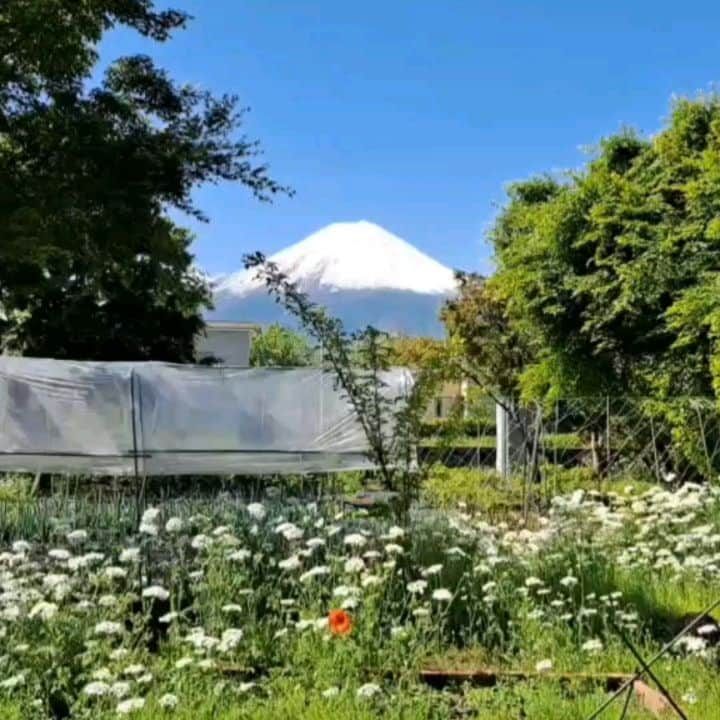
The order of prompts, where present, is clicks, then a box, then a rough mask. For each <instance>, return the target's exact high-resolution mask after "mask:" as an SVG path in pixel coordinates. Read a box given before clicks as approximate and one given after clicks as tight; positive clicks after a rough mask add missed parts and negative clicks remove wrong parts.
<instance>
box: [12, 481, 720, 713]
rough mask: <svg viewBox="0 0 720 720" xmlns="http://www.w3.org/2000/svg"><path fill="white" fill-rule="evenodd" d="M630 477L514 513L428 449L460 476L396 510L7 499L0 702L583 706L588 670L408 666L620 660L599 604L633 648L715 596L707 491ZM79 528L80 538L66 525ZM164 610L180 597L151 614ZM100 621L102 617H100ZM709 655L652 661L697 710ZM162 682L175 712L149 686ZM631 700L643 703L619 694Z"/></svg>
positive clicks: (588, 665) (44, 706)
mask: <svg viewBox="0 0 720 720" xmlns="http://www.w3.org/2000/svg"><path fill="white" fill-rule="evenodd" d="M631 480H632V479H625V482H624V484H623V485H622V487H621V483H620V482H618V483H615V484H613V485H610V486H609V487H608V488H606V494H605V496H604V497H603V498H602V499H601V500H594V499H592V497H589V496H586V497H585V498H584V499H583V497H581V496H580V495H577V494H575V495H568V494H565V495H562V496H559V497H556V498H555V499H554V500H553V501H552V502H548V503H547V504H544V505H543V506H542V507H540V506H538V508H537V514H536V515H535V516H534V518H533V523H532V525H530V526H527V525H523V524H518V523H517V522H516V519H515V517H514V516H513V515H512V514H511V513H506V514H505V515H502V516H500V512H499V507H500V506H499V500H498V504H497V505H495V506H491V505H489V504H486V505H482V504H481V503H480V502H479V501H478V502H477V503H475V504H474V505H473V506H472V507H469V504H468V503H467V502H466V501H465V500H459V498H461V497H467V493H468V492H469V491H470V489H472V482H473V481H471V479H470V478H469V477H468V476H466V475H464V474H462V473H457V472H455V471H447V472H445V471H442V470H438V471H437V473H436V475H435V478H434V481H435V483H436V484H437V486H438V487H441V486H442V485H443V483H444V484H445V485H446V486H447V485H448V484H450V485H453V484H454V485H453V486H454V490H455V492H454V495H453V494H452V493H450V492H447V494H446V496H445V498H446V500H445V504H443V503H442V502H438V503H437V506H438V507H440V508H442V512H437V511H435V510H432V509H431V510H427V509H425V510H422V511H421V510H417V511H416V512H415V513H414V514H413V516H412V518H411V521H410V524H409V525H408V526H407V527H405V528H402V529H401V528H396V527H392V524H391V521H390V520H389V519H384V518H373V517H369V516H367V515H366V514H364V513H362V512H351V513H347V512H345V513H344V514H343V513H341V512H340V508H339V506H337V505H335V504H334V502H326V501H323V500H322V499H321V500H320V501H319V502H317V501H315V500H313V501H312V502H309V501H308V498H307V497H305V496H304V495H302V494H300V495H296V496H293V495H292V494H290V495H287V494H286V495H285V496H284V497H283V498H280V497H278V496H277V492H276V493H275V497H270V498H264V499H263V501H264V505H263V506H262V508H259V507H258V506H255V505H249V504H248V502H249V501H250V500H257V498H255V497H247V496H246V495H243V493H240V492H237V491H231V492H226V493H224V494H221V495H215V496H212V495H197V496H187V495H186V496H180V497H165V498H163V499H162V502H161V503H159V511H158V513H155V512H154V511H153V512H151V513H149V514H147V515H146V516H145V519H144V520H143V522H142V527H143V528H145V529H144V531H143V532H138V522H137V517H138V509H137V508H136V507H135V505H134V503H133V501H132V500H131V499H130V498H126V497H121V496H118V495H113V494H112V493H111V492H105V491H100V490H98V491H97V493H96V494H95V495H94V496H93V495H92V494H91V495H87V496H77V495H74V494H72V493H65V494H58V495H53V496H51V497H40V498H24V499H23V501H22V502H16V501H10V502H5V503H1V504H0V538H1V540H0V582H1V583H2V587H1V588H0V633H2V634H3V635H4V639H3V646H4V647H3V651H2V653H1V655H2V657H0V664H1V665H2V674H1V676H0V717H2V718H6V717H7V718H23V719H24V718H31V719H32V718H37V719H38V720H39V719H40V718H43V719H45V718H48V717H50V716H52V715H53V714H54V715H55V716H62V712H61V711H62V710H63V708H64V709H65V710H66V711H67V712H69V713H71V716H72V717H75V718H87V719H89V718H93V719H95V718H98V719H99V720H105V719H109V718H117V717H119V715H118V710H119V708H120V707H122V706H121V705H120V706H119V705H118V703H122V701H123V700H127V698H137V699H138V700H141V701H142V702H143V703H144V707H142V708H139V709H137V710H135V711H134V712H132V713H131V715H132V717H135V718H143V719H149V718H153V720H154V719H155V718H164V717H168V718H169V717H175V718H186V719H187V720H190V718H192V720H200V719H202V718H208V719H209V718H227V719H228V720H229V719H230V718H233V719H235V718H239V719H241V720H261V719H264V718H268V719H270V718H273V719H275V718H278V717H288V718H293V719H295V718H298V719H299V720H320V719H323V720H324V719H325V718H336V717H342V718H349V719H350V720H369V719H370V718H385V719H389V720H400V719H405V718H407V719H408V720H410V719H411V718H413V719H414V718H420V719H422V718H427V719H428V720H452V719H454V718H458V717H472V718H487V719H489V718H508V719H509V718H513V719H515V718H518V717H527V718H568V719H570V718H573V719H575V718H577V719H578V720H580V719H581V718H586V717H587V716H588V715H589V714H590V712H591V711H592V709H593V708H595V707H597V706H598V705H599V704H600V702H602V700H603V699H604V698H605V697H606V693H605V690H604V688H602V687H600V686H598V685H597V684H594V683H588V682H581V683H572V684H568V683H559V682H557V681H555V680H551V679H549V678H547V679H545V678H540V679H537V680H531V681H522V682H520V681H518V682H503V683H502V684H500V685H499V686H498V687H495V688H473V687H469V686H468V687H456V688H450V689H447V690H445V691H443V692H438V691H434V690H432V689H429V688H428V687H426V686H425V685H424V684H423V683H422V682H421V681H420V680H419V671H420V669H421V668H423V667H427V666H443V667H446V668H452V667H463V668H467V667H487V666H491V667H497V668H508V669H516V670H527V671H533V670H534V669H535V667H536V664H537V663H538V662H539V661H541V660H550V661H551V662H552V666H553V670H554V671H558V672H560V671H583V672H632V670H633V669H634V667H635V664H636V663H635V661H634V659H633V658H632V656H631V655H630V653H629V652H628V651H627V649H626V648H625V647H624V646H623V645H622V643H621V642H620V640H619V638H618V637H617V634H616V633H615V632H614V631H613V630H612V628H611V627H610V625H609V619H610V618H614V621H615V622H618V623H621V624H622V625H623V627H624V629H625V632H626V633H627V634H628V635H629V636H630V637H631V638H632V640H633V642H634V643H635V644H636V645H637V646H638V647H640V648H641V649H642V652H643V654H645V655H646V656H649V655H651V654H653V653H654V652H656V651H657V649H658V648H659V647H660V646H661V644H662V643H663V642H664V640H665V639H666V638H667V637H669V636H670V635H671V634H672V633H673V632H674V631H675V630H676V629H677V626H678V623H682V622H683V618H684V617H686V616H687V615H688V614H692V613H698V612H699V611H700V610H701V609H702V608H703V607H704V606H705V605H706V604H707V603H708V602H709V600H710V599H712V598H713V597H714V596H715V595H716V594H718V595H720V592H719V591H720V583H719V582H718V579H719V577H720V571H718V569H717V568H716V567H714V566H713V563H712V558H713V556H714V555H715V554H716V552H717V550H718V549H720V548H718V547H716V545H718V539H720V498H719V497H718V494H717V493H715V491H713V490H710V489H707V488H706V489H700V490H687V491H684V490H681V491H679V492H678V493H675V494H672V493H657V492H655V491H654V490H653V492H651V493H648V492H647V487H648V486H644V485H643V486H641V485H639V484H638V482H637V481H633V484H634V485H635V490H634V491H633V492H626V488H625V485H626V484H627V483H628V482H631ZM491 481H492V478H490V477H488V478H486V479H485V481H484V482H482V483H478V478H477V476H475V477H474V483H475V486H479V490H477V495H476V496H477V497H478V498H480V497H483V496H484V495H486V494H487V492H488V489H489V488H491V487H492V489H493V492H497V493H501V490H502V489H501V488H500V487H493V486H492V482H491ZM556 482H557V484H558V485H559V486H562V487H563V488H565V489H566V490H567V492H568V493H573V492H574V491H575V490H577V489H578V487H581V488H582V486H583V485H584V487H586V488H588V487H590V488H595V487H596V483H595V482H594V479H591V481H590V483H589V484H588V479H587V478H586V477H584V476H583V475H582V474H578V473H577V472H575V473H570V474H565V475H562V476H561V477H557V478H556ZM246 490H247V488H246ZM297 490H298V492H300V491H301V488H298V489H297ZM505 491H506V492H510V493H511V492H512V489H510V490H508V488H506V489H505ZM608 491H609V492H610V493H616V494H615V495H612V494H608ZM426 492H430V491H429V490H428V488H426ZM653 493H654V494H653ZM453 497H454V499H453ZM498 498H499V495H498V497H496V499H498ZM458 502H464V503H465V507H464V508H462V510H461V511H460V512H459V513H458V512H455V511H453V510H452V507H453V506H454V507H457V505H458ZM493 513H495V514H497V515H498V517H497V518H496V519H495V520H493ZM679 517H680V518H681V519H682V522H678V518H679ZM171 518H172V519H175V520H176V523H175V524H174V525H172V524H171V525H172V529H171V526H170V525H168V526H167V527H166V522H167V521H168V520H169V519H171ZM77 528H81V529H82V530H84V531H86V533H87V537H85V536H84V535H82V534H81V535H77V534H76V535H75V536H73V535H68V533H69V532H70V531H72V530H73V529H77ZM716 536H717V537H716ZM73 537H75V538H77V539H75V540H71V538H73ZM18 540H23V541H29V542H30V545H29V546H27V547H26V546H23V545H17V544H15V545H13V543H17V541H18ZM130 548H136V549H137V552H136V553H133V552H130V550H129V549H130ZM51 550H52V552H50V554H48V553H49V551H51ZM63 551H64V552H63ZM668 552H669V553H670V554H671V555H672V558H674V560H673V562H670V561H669V560H668V555H667V553H668ZM97 553H102V556H103V557H100V556H99V555H97ZM128 553H129V554H128ZM690 560H692V561H693V562H690ZM290 561H292V562H290ZM73 563H74V564H73ZM313 573H315V574H313ZM157 586H160V589H161V590H164V589H166V590H167V593H168V598H167V601H164V600H163V601H161V600H159V599H156V600H152V599H151V596H149V595H147V593H146V591H147V590H148V589H151V595H152V593H155V595H154V596H155V597H157V598H159V597H160V595H162V593H160V595H157V593H158V592H159V591H158V590H153V588H157ZM441 591H442V592H441ZM443 592H444V593H446V594H445V595H444V594H443ZM436 594H437V597H436ZM43 603H44V604H45V605H42V604H43ZM340 605H344V606H345V608H346V610H347V612H349V613H350V615H351V617H352V620H353V629H352V633H351V634H350V635H348V636H344V637H335V636H332V635H331V634H329V632H328V630H327V623H326V621H325V620H324V618H325V617H326V615H327V612H328V610H329V609H330V608H333V607H338V606H340ZM38 608H40V609H38ZM48 608H49V609H48ZM43 609H46V610H48V615H47V617H44V616H43V615H42V614H41V611H42V610H43ZM169 610H171V611H173V612H177V613H179V615H178V616H177V617H175V619H172V620H170V621H169V623H161V624H160V625H158V617H159V616H160V615H161V614H165V613H167V612H168V611H169ZM103 623H106V624H107V623H110V624H111V627H112V634H110V635H107V634H104V633H105V631H104V630H103V632H102V633H99V631H98V629H97V628H98V627H101V628H102V627H104V626H103ZM112 623H118V625H117V627H115V626H113V625H112ZM193 628H195V630H193ZM198 629H201V630H202V632H201V633H200V630H198ZM235 629H238V630H241V631H242V633H241V634H240V635H239V636H233V635H232V632H235ZM228 632H230V633H231V634H230V635H228V634H227V633H228ZM198 633H200V634H198ZM153 638H155V641H154V640H153ZM228 638H230V639H228ZM233 638H235V639H234V640H233ZM231 640H232V642H231ZM590 641H592V642H590ZM588 643H590V644H588ZM593 643H596V644H595V645H593ZM185 658H188V660H185ZM717 659H718V658H717V652H716V651H715V650H714V649H713V647H712V646H708V647H706V648H704V649H702V652H700V653H699V654H698V653H697V652H684V653H683V654H680V655H674V656H672V657H668V658H666V659H665V660H663V661H662V662H661V663H659V665H658V673H659V674H660V676H661V677H662V678H663V680H664V681H665V683H666V685H667V686H668V687H669V688H670V689H671V691H672V692H673V693H674V694H675V695H676V696H677V697H678V699H680V698H682V697H683V696H684V698H685V699H684V700H682V701H681V702H682V703H683V704H684V706H685V707H687V708H688V712H689V714H690V715H691V717H693V720H697V719H698V718H699V719H700V720H710V719H711V718H712V719H713V720H716V718H717V707H718V706H719V705H720V684H719V683H718V682H717V680H716V666H715V663H716V662H717ZM178 661H180V665H179V666H178V665H177V663H178ZM20 676H22V678H23V680H22V682H20V681H19V680H18V681H17V683H16V686H13V682H12V681H13V679H14V678H18V677H20ZM89 683H101V684H102V683H105V687H106V688H107V690H105V691H104V693H105V694H103V695H101V696H98V697H95V696H92V695H88V694H87V691H86V690H85V689H86V688H87V687H88V684H89ZM124 683H127V684H128V686H127V688H125V686H124ZM111 687H118V688H119V689H118V692H120V691H121V690H122V691H123V692H126V695H125V696H124V698H122V699H121V698H119V697H115V696H114V695H112V694H111V691H110V688H111ZM168 693H170V694H172V695H173V696H175V697H176V698H177V707H175V709H174V710H172V711H170V710H166V709H164V708H163V707H162V705H161V699H162V698H163V697H164V696H166V695H167V694H168ZM332 693H336V694H334V695H333V696H330V695H332ZM619 712H620V706H619V705H618V706H617V710H616V711H615V714H616V715H617V714H619ZM628 717H632V718H643V717H648V715H647V713H646V712H645V711H643V710H642V708H640V707H639V706H637V705H636V704H634V705H632V706H631V708H630V713H629V715H628Z"/></svg>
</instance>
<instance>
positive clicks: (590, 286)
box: [492, 97, 720, 397]
mask: <svg viewBox="0 0 720 720" xmlns="http://www.w3.org/2000/svg"><path fill="white" fill-rule="evenodd" d="M492 239H493V242H494V244H495V248H496V254H497V259H498V264H499V272H498V274H497V277H496V279H495V282H496V283H498V285H499V286H500V287H501V288H502V289H503V291H504V294H505V296H506V297H507V298H508V310H509V315H510V318H511V321H512V323H513V324H514V326H515V327H516V328H522V329H524V330H526V331H528V332H530V333H531V334H532V336H533V337H534V339H535V340H536V341H537V343H538V352H537V355H536V357H535V358H534V360H533V362H532V363H530V364H529V365H527V366H526V367H525V368H524V369H523V370H522V372H521V373H520V375H519V382H520V384H521V386H522V389H523V390H524V392H525V393H526V394H527V395H530V396H535V397H537V396H547V395H548V394H550V395H553V394H554V395H556V396H570V395H572V396H577V395H587V394H599V393H602V394H611V395H619V394H636V395H652V396H654V397H664V396H669V395H679V394H685V395H697V394H705V393H708V392H711V391H712V389H713V388H715V390H717V389H718V387H720V383H718V379H719V378H720V374H719V371H720V363H718V357H719V355H720V346H719V345H718V339H719V338H720V336H719V335H718V332H719V331H720V321H719V320H718V318H719V317H720V304H719V303H718V300H717V298H718V294H717V287H718V277H720V275H718V273H719V272H720V100H718V98H716V97H703V98H699V99H696V100H681V101H679V102H677V103H676V104H675V106H674V108H673V111H672V114H671V117H670V119H669V122H668V125H667V127H666V128H665V129H664V130H663V131H662V132H660V133H659V134H658V135H656V136H655V137H654V138H653V139H652V140H645V139H642V138H640V137H639V136H637V135H636V134H634V133H632V132H627V131H626V132H622V133H620V134H618V135H616V136H613V137H610V138H608V139H607V140H605V141H603V142H602V143H601V144H600V147H599V149H598V152H597V153H596V155H595V157H593V158H592V159H591V161H590V162H589V163H588V165H587V167H586V168H584V169H583V170H581V171H579V172H575V173H572V174H570V175H568V176H567V177H566V178H562V179H560V180H558V181H556V180H553V179H548V178H537V179H532V180H530V181H527V182H523V183H519V184H516V185H514V186H512V187H511V189H510V200H509V203H508V205H507V206H506V207H505V209H504V211H503V212H502V213H501V215H500V217H499V219H498V221H497V223H496V225H495V227H494V229H493V233H492Z"/></svg>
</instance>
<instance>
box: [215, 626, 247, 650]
mask: <svg viewBox="0 0 720 720" xmlns="http://www.w3.org/2000/svg"><path fill="white" fill-rule="evenodd" d="M242 638H243V631H242V630H240V629H237V628H229V629H227V630H224V631H223V634H222V637H221V638H220V644H219V645H218V650H219V651H220V652H229V651H230V650H234V649H235V648H236V647H237V646H238V645H239V644H240V641H241V640H242Z"/></svg>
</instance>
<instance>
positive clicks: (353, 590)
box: [333, 585, 360, 598]
mask: <svg viewBox="0 0 720 720" xmlns="http://www.w3.org/2000/svg"><path fill="white" fill-rule="evenodd" d="M359 592H360V588H358V587H355V586H354V585H338V586H337V587H336V588H335V589H334V590H333V597H336V598H345V597H348V596H349V595H357V594H358V593H359Z"/></svg>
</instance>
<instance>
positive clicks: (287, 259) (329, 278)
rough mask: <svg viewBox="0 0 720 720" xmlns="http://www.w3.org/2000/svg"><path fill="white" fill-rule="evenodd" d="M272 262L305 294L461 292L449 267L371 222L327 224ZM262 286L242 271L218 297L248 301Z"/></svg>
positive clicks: (224, 285)
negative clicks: (245, 296) (251, 294)
mask: <svg viewBox="0 0 720 720" xmlns="http://www.w3.org/2000/svg"><path fill="white" fill-rule="evenodd" d="M269 259H270V260H272V261H273V262H275V263H277V265H278V267H279V268H280V269H281V270H282V271H283V272H285V273H286V274H287V275H288V276H289V278H290V279H291V280H292V281H294V282H296V283H297V284H298V285H299V287H300V288H301V289H302V290H305V291H310V290H315V289H318V290H324V291H330V292H333V291H342V290H401V291H409V292H416V293H423V294H429V295H447V294H450V293H452V292H454V290H455V287H456V284H455V278H454V275H453V272H452V270H451V269H450V268H448V267H445V266H444V265H441V264H440V263H439V262H437V261H436V260H433V259H432V258H431V257H429V256H428V255H425V254H424V253H422V252H420V251H419V250H418V249H416V248H414V247H413V246H412V245H410V243H407V242H405V240H402V239H401V238H399V237H398V236H397V235H393V234H392V233H390V232H388V231H387V230H385V229H383V228H381V227H380V226H379V225H376V224H374V223H371V222H368V221H366V220H361V221H360V222H338V223H333V224H331V225H328V226H326V227H324V228H322V229H321V230H318V231H317V232H315V233H313V234H312V235H310V236H308V237H306V238H305V239H304V240H302V241H300V242H299V243H297V244H295V245H292V246H290V247H288V248H285V249H284V250H281V251H280V252H278V253H276V254H275V255H272V256H271V257H270V258H269ZM261 286H262V283H260V282H259V281H258V280H257V279H256V277H255V271H254V270H252V271H247V270H241V271H240V272H237V273H233V274H232V275H229V276H227V277H225V278H224V279H223V280H222V281H221V282H219V283H218V285H217V287H216V292H217V294H218V295H233V296H244V295H248V294H250V293H252V292H254V291H256V290H257V289H259V288H260V287H261Z"/></svg>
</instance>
